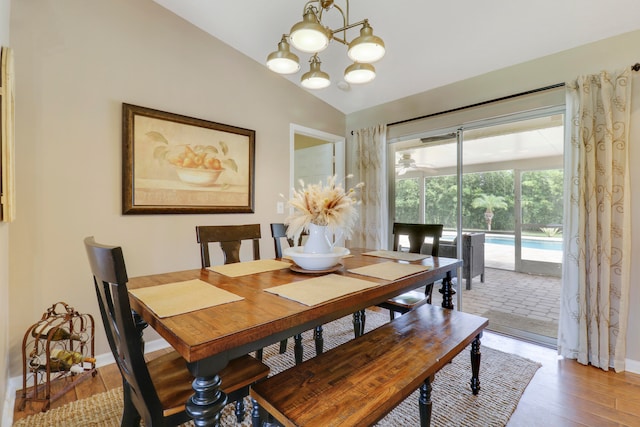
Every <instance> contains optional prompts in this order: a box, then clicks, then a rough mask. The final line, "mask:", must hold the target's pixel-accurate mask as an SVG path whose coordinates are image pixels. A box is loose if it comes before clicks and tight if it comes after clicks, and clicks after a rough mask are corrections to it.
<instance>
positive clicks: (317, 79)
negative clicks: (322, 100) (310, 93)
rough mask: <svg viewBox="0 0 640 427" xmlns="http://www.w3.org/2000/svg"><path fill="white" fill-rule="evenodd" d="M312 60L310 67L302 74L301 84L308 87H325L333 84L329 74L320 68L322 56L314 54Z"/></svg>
mask: <svg viewBox="0 0 640 427" xmlns="http://www.w3.org/2000/svg"><path fill="white" fill-rule="evenodd" d="M309 62H310V64H311V65H310V69H309V71H307V72H306V73H304V74H303V75H302V78H301V79H300V84H301V85H302V86H304V87H306V88H307V89H324V88H325V87H327V86H329V85H330V84H331V80H330V79H329V74H327V73H325V72H324V71H322V70H321V69H320V64H321V62H320V58H318V55H313V57H312V58H311V60H310V61H309Z"/></svg>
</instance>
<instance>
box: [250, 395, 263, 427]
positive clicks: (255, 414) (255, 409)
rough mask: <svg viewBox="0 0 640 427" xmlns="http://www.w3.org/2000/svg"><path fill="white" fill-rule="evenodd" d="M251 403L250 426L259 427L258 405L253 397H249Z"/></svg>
mask: <svg viewBox="0 0 640 427" xmlns="http://www.w3.org/2000/svg"><path fill="white" fill-rule="evenodd" d="M251 403H252V404H253V408H252V409H251V425H252V427H261V426H260V424H261V423H260V418H261V417H260V405H258V402H256V401H255V399H251Z"/></svg>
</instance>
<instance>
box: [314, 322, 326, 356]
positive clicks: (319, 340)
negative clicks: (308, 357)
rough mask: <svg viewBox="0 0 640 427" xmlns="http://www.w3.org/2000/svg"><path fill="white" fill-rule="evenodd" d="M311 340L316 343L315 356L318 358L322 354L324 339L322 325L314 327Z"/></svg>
mask: <svg viewBox="0 0 640 427" xmlns="http://www.w3.org/2000/svg"><path fill="white" fill-rule="evenodd" d="M313 339H314V340H315V342H316V356H320V355H321V354H322V353H323V352H324V338H323V337H322V325H318V326H316V330H315V332H314V334H313Z"/></svg>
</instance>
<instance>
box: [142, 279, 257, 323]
mask: <svg viewBox="0 0 640 427" xmlns="http://www.w3.org/2000/svg"><path fill="white" fill-rule="evenodd" d="M129 293H130V294H132V295H133V296H135V297H136V298H138V299H139V300H140V301H142V302H143V303H145V304H146V305H147V307H149V308H150V309H151V310H152V311H153V312H154V313H155V314H156V315H157V316H158V317H161V318H162V317H170V316H176V315H178V314H184V313H189V312H191V311H196V310H200V309H203V308H208V307H213V306H215V305H220V304H226V303H230V302H234V301H240V300H243V299H244V298H243V297H241V296H238V295H236V294H233V293H231V292H228V291H225V290H224V289H220V288H216V287H215V286H213V285H211V284H209V283H207V282H203V281H202V280H200V279H194V280H187V281H184V282H175V283H167V284H165V285H158V286H150V287H147V288H140V289H130V290H129Z"/></svg>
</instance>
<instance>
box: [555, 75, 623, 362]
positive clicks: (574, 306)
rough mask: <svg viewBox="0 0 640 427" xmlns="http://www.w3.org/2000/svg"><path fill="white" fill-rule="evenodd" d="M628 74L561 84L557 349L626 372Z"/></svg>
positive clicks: (581, 360) (592, 77)
mask: <svg viewBox="0 0 640 427" xmlns="http://www.w3.org/2000/svg"><path fill="white" fill-rule="evenodd" d="M630 74H631V72H630V70H626V71H622V72H616V73H613V72H612V73H608V72H602V73H600V74H599V75H589V76H581V77H579V78H578V79H577V80H576V81H574V82H570V83H567V110H568V111H567V121H568V123H567V132H569V135H568V137H567V138H566V140H567V147H566V149H565V191H566V194H567V195H568V196H569V197H568V203H566V206H565V228H564V234H565V251H564V253H565V259H564V263H563V288H562V306H561V310H560V325H559V335H558V352H559V354H561V355H562V356H564V357H568V358H571V359H577V360H578V362H580V363H582V364H591V365H594V366H597V367H600V368H602V369H603V370H605V371H607V370H609V368H610V367H613V368H614V369H615V370H616V371H617V372H619V371H624V369H625V355H626V342H625V338H626V334H627V318H628V312H629V271H630V263H631V258H630V250H631V242H630V236H631V230H630V188H629V164H628V156H627V153H628V150H629V143H630V141H629V126H630V110H631V108H630V107H631V77H630Z"/></svg>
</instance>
